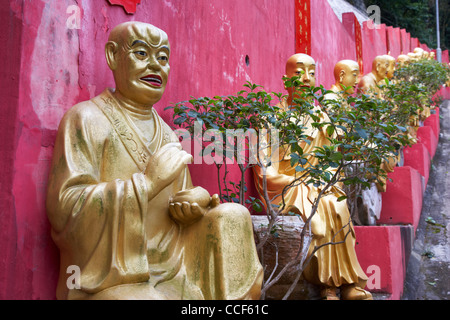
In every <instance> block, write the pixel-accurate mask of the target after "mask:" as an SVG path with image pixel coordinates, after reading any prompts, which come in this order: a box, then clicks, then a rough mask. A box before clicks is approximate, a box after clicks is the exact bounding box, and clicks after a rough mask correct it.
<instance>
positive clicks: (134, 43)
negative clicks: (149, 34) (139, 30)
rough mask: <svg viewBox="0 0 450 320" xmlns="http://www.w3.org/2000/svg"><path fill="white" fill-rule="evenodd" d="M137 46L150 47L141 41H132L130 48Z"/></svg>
mask: <svg viewBox="0 0 450 320" xmlns="http://www.w3.org/2000/svg"><path fill="white" fill-rule="evenodd" d="M137 44H139V45H144V46H146V47H150V46H149V45H148V44H147V43H146V42H145V41H142V40H134V41H133V43H132V44H131V47H134V46H135V45H137Z"/></svg>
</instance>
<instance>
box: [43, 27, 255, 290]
mask: <svg viewBox="0 0 450 320" xmlns="http://www.w3.org/2000/svg"><path fill="white" fill-rule="evenodd" d="M105 54H106V59H107V62H108V65H109V67H110V68H111V70H112V72H113V75H114V80H115V83H116V89H115V90H113V89H106V90H105V91H104V92H103V93H101V94H100V95H99V96H97V97H95V98H94V99H92V100H89V101H84V102H81V103H79V104H77V105H76V106H74V107H72V108H71V109H70V110H69V111H68V112H67V113H66V115H65V116H64V118H63V119H62V121H61V124H60V128H59V131H58V136H57V140H56V144H55V150H54V158H53V163H52V170H51V174H50V177H49V184H48V192H47V202H46V205H47V212H48V218H49V220H50V223H51V226H52V237H53V239H54V241H55V243H56V244H57V246H58V247H59V249H60V257H61V260H60V278H59V283H58V287H57V297H58V299H259V297H260V291H261V283H262V277H263V272H262V266H261V264H260V262H259V259H258V256H257V253H256V246H255V242H254V239H253V226H252V221H251V217H250V214H249V212H248V210H247V209H246V208H245V207H243V206H241V205H238V204H231V203H225V204H220V203H219V201H218V197H217V195H214V196H212V197H211V196H210V195H209V193H208V192H207V191H206V190H205V189H203V188H201V187H196V188H194V187H193V185H192V181H191V177H190V173H189V170H188V167H187V165H186V163H188V162H189V161H190V160H191V159H192V156H191V155H189V154H187V153H186V152H184V151H183V150H182V149H181V145H180V144H179V141H178V138H177V136H176V135H175V133H174V132H173V131H172V130H171V129H170V127H169V126H168V125H167V124H166V123H165V122H164V121H163V120H162V118H161V117H160V116H159V115H158V113H157V112H156V110H155V109H153V108H152V106H153V105H154V104H155V103H156V102H158V101H159V100H160V99H161V97H162V95H163V93H164V90H165V87H166V84H167V81H168V75H169V70H170V66H169V57H170V45H169V41H168V37H167V34H166V33H165V32H164V31H162V30H160V29H158V28H156V27H154V26H152V25H149V24H146V23H141V22H128V23H124V24H121V25H118V26H117V27H116V28H114V29H113V31H112V32H111V35H110V37H109V41H108V43H107V44H106V46H105ZM70 265H76V266H78V267H80V269H81V283H80V284H81V288H80V289H69V288H68V287H67V285H66V281H67V278H68V277H69V276H70V274H67V273H66V272H67V268H68V266H70Z"/></svg>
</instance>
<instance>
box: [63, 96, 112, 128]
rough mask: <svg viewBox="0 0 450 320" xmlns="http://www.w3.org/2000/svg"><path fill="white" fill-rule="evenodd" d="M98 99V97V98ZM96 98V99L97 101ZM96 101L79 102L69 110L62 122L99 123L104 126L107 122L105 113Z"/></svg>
mask: <svg viewBox="0 0 450 320" xmlns="http://www.w3.org/2000/svg"><path fill="white" fill-rule="evenodd" d="M96 98H97V97H96ZM96 98H94V99H96ZM94 99H91V100H86V101H82V102H79V103H77V104H75V105H74V106H72V107H71V108H69V110H67V112H66V113H65V115H64V117H63V120H62V121H70V122H77V123H78V122H81V123H83V124H88V123H97V125H100V124H103V122H104V121H107V119H106V117H105V115H104V113H103V112H102V111H101V110H100V108H99V107H98V106H97V105H96V104H95V102H94Z"/></svg>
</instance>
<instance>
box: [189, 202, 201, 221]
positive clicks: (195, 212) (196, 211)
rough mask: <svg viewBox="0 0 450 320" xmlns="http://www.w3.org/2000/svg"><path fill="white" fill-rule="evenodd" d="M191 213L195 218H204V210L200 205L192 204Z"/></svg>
mask: <svg viewBox="0 0 450 320" xmlns="http://www.w3.org/2000/svg"><path fill="white" fill-rule="evenodd" d="M191 213H192V215H193V216H194V217H195V218H199V217H201V216H203V210H202V208H201V207H200V206H199V205H198V203H193V204H191Z"/></svg>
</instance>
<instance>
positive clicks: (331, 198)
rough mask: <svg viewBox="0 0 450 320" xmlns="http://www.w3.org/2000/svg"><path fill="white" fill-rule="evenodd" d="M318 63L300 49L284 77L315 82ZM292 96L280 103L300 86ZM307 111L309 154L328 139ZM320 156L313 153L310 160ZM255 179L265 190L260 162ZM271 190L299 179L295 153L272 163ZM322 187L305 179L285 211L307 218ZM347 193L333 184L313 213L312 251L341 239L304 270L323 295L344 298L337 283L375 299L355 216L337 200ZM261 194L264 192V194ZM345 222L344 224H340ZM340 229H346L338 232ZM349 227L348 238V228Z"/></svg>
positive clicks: (352, 295) (351, 295) (347, 293)
mask: <svg viewBox="0 0 450 320" xmlns="http://www.w3.org/2000/svg"><path fill="white" fill-rule="evenodd" d="M315 72H316V63H315V61H314V59H313V58H312V57H310V56H308V55H306V54H295V55H293V56H291V57H290V58H289V59H288V61H287V63H286V75H285V77H288V78H292V77H294V76H298V77H300V80H301V81H302V82H303V85H304V86H315V82H316V79H315ZM286 89H287V91H288V97H287V99H285V100H283V101H282V102H281V103H280V104H279V105H278V106H279V107H280V108H281V109H284V110H286V109H287V108H289V106H291V105H292V104H293V103H294V102H293V99H294V96H295V89H294V88H286ZM308 118H309V117H305V121H304V123H305V125H306V126H307V127H308V129H307V134H308V135H309V140H310V141H311V142H310V144H307V143H302V145H301V147H302V148H303V150H304V154H310V153H311V152H312V151H313V150H314V148H315V147H316V146H319V147H320V146H323V145H325V144H329V143H330V142H329V140H328V139H327V134H326V130H325V128H323V129H321V130H318V129H314V128H313V127H312V126H311V122H312V119H308ZM315 162H317V160H316V159H314V158H313V157H312V156H311V157H310V159H308V163H315ZM254 173H255V184H256V187H257V190H258V192H259V193H260V195H262V192H264V191H263V176H262V172H261V170H259V169H258V167H254ZM266 175H267V176H266V177H267V189H268V190H267V191H268V194H269V198H273V197H275V196H276V195H280V194H281V193H282V190H283V189H284V188H285V186H286V185H288V184H289V183H291V182H292V181H294V180H295V177H296V170H295V168H294V167H292V166H291V164H290V155H289V154H285V155H283V157H281V160H280V161H278V162H276V161H273V162H272V165H271V166H270V167H268V168H267V172H266ZM319 192H320V190H319V189H318V188H316V187H314V186H313V185H311V184H308V185H307V184H300V185H298V186H296V187H292V188H290V189H289V190H288V191H287V193H286V194H285V195H284V199H285V201H286V212H288V211H291V212H296V213H298V214H300V216H301V217H302V218H303V219H304V220H306V219H307V218H308V217H309V215H310V213H311V211H312V206H313V202H314V199H315V197H316V196H317V195H318V194H319ZM342 195H344V193H343V191H342V189H341V188H339V187H338V186H334V187H332V189H331V190H330V192H328V193H327V194H326V195H325V196H324V197H323V198H321V200H320V202H319V206H318V209H317V212H316V214H315V215H314V217H313V218H312V222H311V229H312V234H313V239H312V243H311V246H310V251H309V254H311V252H312V250H313V249H314V247H315V246H320V245H321V244H324V243H327V242H330V241H331V240H332V237H333V236H334V235H335V234H337V235H336V237H335V238H334V240H335V241H336V242H339V241H343V243H341V244H337V245H329V246H325V247H323V248H321V249H320V250H318V251H316V253H315V254H314V256H313V257H312V260H311V262H310V263H309V264H308V266H307V267H306V269H305V271H304V273H303V275H304V277H305V279H306V280H308V281H309V282H311V283H314V284H316V285H319V286H321V288H322V292H321V293H322V295H323V297H324V298H325V299H329V300H336V299H339V297H338V295H337V289H338V288H340V298H341V299H345V300H369V299H372V295H371V294H370V292H368V291H365V290H364V289H363V288H364V287H365V285H366V282H367V276H366V275H365V273H364V271H363V270H362V269H361V266H360V265H359V262H358V258H357V256H356V252H355V233H354V230H353V225H352V223H351V220H350V213H349V211H348V208H347V204H346V201H341V202H338V201H337V198H338V197H340V196H342ZM261 198H262V197H261ZM281 201H282V200H281V196H279V197H278V198H276V199H275V202H276V203H275V204H277V205H279V204H281ZM341 228H342V230H341ZM339 230H341V231H340V232H339ZM347 232H350V234H349V236H348V237H347V238H346V239H345V241H344V238H345V234H347Z"/></svg>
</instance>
